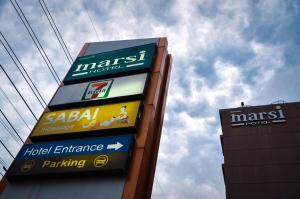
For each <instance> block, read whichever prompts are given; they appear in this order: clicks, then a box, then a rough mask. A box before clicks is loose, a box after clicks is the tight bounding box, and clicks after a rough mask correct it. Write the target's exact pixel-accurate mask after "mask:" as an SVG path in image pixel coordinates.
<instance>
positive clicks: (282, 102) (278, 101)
mask: <svg viewBox="0 0 300 199" xmlns="http://www.w3.org/2000/svg"><path fill="white" fill-rule="evenodd" d="M285 103H286V101H284V100H281V99H280V100H276V101H275V102H272V103H271V104H285Z"/></svg>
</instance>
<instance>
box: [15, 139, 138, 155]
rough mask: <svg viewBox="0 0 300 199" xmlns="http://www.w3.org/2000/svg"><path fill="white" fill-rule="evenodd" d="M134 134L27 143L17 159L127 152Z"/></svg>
mask: <svg viewBox="0 0 300 199" xmlns="http://www.w3.org/2000/svg"><path fill="white" fill-rule="evenodd" d="M131 142H132V135H126V136H117V137H107V138H92V139H80V140H70V141H59V142H48V143H45V144H44V143H39V144H26V145H24V147H23V148H22V149H21V151H20V152H19V154H18V156H17V157H16V160H27V159H38V158H46V157H51V158H53V157H65V156H78V155H88V154H89V155H92V154H110V153H122V152H125V153H127V152H128V151H129V149H130V145H131Z"/></svg>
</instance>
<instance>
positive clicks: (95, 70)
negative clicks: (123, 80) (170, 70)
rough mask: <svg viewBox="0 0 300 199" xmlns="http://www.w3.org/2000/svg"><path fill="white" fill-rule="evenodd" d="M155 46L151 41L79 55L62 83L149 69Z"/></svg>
mask: <svg viewBox="0 0 300 199" xmlns="http://www.w3.org/2000/svg"><path fill="white" fill-rule="evenodd" d="M155 48H156V44H155V43H152V44H147V45H142V46H136V47H131V48H125V49H121V50H115V51H110V52H104V53H99V54H94V55H88V56H83V57H79V58H77V59H76V60H75V62H74V63H73V65H72V66H71V69H70V70H69V72H68V74H67V76H66V78H65V79H64V83H66V82H67V83H68V82H73V81H85V80H88V79H93V78H99V77H101V76H107V75H114V74H119V73H123V74H124V73H128V72H132V71H146V70H150V68H151V66H152V59H153V57H154V53H155Z"/></svg>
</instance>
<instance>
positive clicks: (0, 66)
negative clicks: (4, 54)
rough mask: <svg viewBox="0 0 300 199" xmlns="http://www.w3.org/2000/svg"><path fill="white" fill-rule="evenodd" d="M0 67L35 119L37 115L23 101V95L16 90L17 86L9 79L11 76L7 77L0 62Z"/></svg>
mask: <svg viewBox="0 0 300 199" xmlns="http://www.w3.org/2000/svg"><path fill="white" fill-rule="evenodd" d="M0 68H1V69H2V70H3V72H4V73H5V75H6V77H7V78H8V80H9V81H10V83H11V84H12V85H13V87H14V88H15V90H16V91H17V93H18V94H19V96H20V97H21V98H22V100H23V102H24V103H25V105H26V106H27V108H28V109H29V111H30V112H31V114H32V115H33V117H34V118H35V120H36V121H37V117H36V116H35V115H34V113H33V111H32V110H31V108H30V107H29V105H28V104H27V102H26V101H25V99H24V98H23V96H22V95H21V93H20V91H19V90H18V88H17V87H16V86H15V84H14V82H13V81H12V80H11V78H10V77H9V75H8V74H7V73H6V71H5V70H4V68H3V66H2V65H1V64H0Z"/></svg>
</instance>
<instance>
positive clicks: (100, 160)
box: [7, 135, 133, 179]
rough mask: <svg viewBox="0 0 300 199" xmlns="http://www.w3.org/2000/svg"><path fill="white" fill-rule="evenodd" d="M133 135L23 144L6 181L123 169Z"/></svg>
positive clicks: (127, 159) (126, 163)
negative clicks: (18, 178) (9, 179)
mask: <svg viewBox="0 0 300 199" xmlns="http://www.w3.org/2000/svg"><path fill="white" fill-rule="evenodd" d="M132 140H133V136H132V135H126V136H116V137H107V138H93V139H80V140H68V141H60V142H48V143H40V144H25V145H24V146H23V147H22V149H21V150H20V152H19V153H18V155H17V157H16V158H15V160H14V162H13V163H12V165H11V167H10V168H9V170H8V172H7V177H8V178H11V179H13V178H17V177H22V178H24V177H26V176H27V177H31V176H39V175H49V174H51V175H53V174H54V175H55V174H68V173H72V174H73V173H87V172H89V173H103V172H108V171H119V172H124V171H126V170H127V166H128V161H129V152H130V149H131V145H132Z"/></svg>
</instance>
